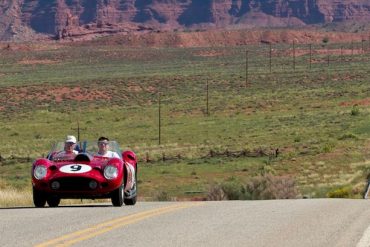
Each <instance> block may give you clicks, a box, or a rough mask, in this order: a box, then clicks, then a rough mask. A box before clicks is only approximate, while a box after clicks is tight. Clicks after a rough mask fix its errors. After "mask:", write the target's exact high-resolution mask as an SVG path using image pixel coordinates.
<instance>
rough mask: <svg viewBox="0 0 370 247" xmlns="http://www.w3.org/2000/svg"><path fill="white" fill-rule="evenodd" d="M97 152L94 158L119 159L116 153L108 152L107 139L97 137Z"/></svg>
mask: <svg viewBox="0 0 370 247" xmlns="http://www.w3.org/2000/svg"><path fill="white" fill-rule="evenodd" d="M98 148H99V150H98V152H97V153H95V156H100V157H106V158H119V159H120V158H121V157H120V156H119V155H118V154H117V153H116V152H114V151H110V150H109V139H108V138H107V137H104V136H102V137H99V139H98Z"/></svg>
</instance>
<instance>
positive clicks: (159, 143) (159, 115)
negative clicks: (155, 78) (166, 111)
mask: <svg viewBox="0 0 370 247" xmlns="http://www.w3.org/2000/svg"><path fill="white" fill-rule="evenodd" d="M158 145H161V92H158Z"/></svg>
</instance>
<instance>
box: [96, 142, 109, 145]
mask: <svg viewBox="0 0 370 247" xmlns="http://www.w3.org/2000/svg"><path fill="white" fill-rule="evenodd" d="M98 144H99V145H108V144H109V143H108V142H98Z"/></svg>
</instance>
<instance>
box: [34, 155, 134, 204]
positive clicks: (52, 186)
mask: <svg viewBox="0 0 370 247" xmlns="http://www.w3.org/2000/svg"><path fill="white" fill-rule="evenodd" d="M52 156H53V155H49V156H48V158H40V159H37V160H36V161H35V162H34V163H33V165H32V187H33V199H34V204H35V206H36V207H43V206H44V205H45V203H46V202H47V203H48V205H49V206H51V207H55V206H58V205H59V202H60V200H61V199H65V198H81V199H82V198H90V199H96V198H111V200H112V204H113V205H114V206H121V205H122V204H123V203H125V204H126V205H134V204H135V203H136V197H137V195H136V189H137V187H136V176H137V159H136V155H135V153H134V152H132V151H125V152H122V153H120V156H121V158H105V157H100V156H94V155H93V154H92V153H91V152H81V153H79V154H77V155H76V156H75V157H73V159H70V158H68V159H55V158H52ZM36 168H37V169H39V170H40V171H41V173H40V172H37V171H36V172H35V169H36ZM130 168H131V169H130ZM107 170H109V171H108V172H107ZM133 171H134V174H132V173H133ZM109 172H111V173H112V174H113V177H109V174H110V173H109ZM39 173H40V174H42V177H40V175H39ZM107 174H108V175H107ZM107 176H108V177H107ZM130 176H131V178H132V177H134V179H131V180H130V179H129V177H130ZM129 183H131V184H129Z"/></svg>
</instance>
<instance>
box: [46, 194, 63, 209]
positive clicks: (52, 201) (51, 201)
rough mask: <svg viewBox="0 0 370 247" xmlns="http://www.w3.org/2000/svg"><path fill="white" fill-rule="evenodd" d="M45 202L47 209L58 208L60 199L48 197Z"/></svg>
mask: <svg viewBox="0 0 370 247" xmlns="http://www.w3.org/2000/svg"><path fill="white" fill-rule="evenodd" d="M46 201H47V202H48V205H49V207H51V208H55V207H58V206H59V203H60V198H59V197H57V196H50V197H48V198H47V199H46Z"/></svg>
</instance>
